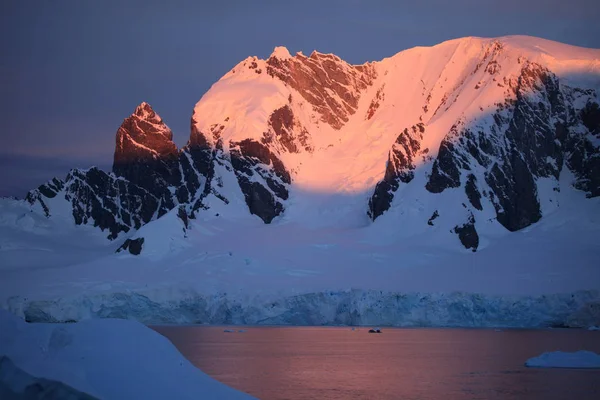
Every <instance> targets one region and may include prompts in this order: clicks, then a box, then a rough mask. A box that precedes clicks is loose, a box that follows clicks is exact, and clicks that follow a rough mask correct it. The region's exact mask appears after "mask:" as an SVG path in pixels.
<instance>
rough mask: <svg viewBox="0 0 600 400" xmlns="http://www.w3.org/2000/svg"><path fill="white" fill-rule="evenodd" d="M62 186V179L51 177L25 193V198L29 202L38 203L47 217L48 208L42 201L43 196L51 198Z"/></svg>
mask: <svg viewBox="0 0 600 400" xmlns="http://www.w3.org/2000/svg"><path fill="white" fill-rule="evenodd" d="M64 187H65V183H64V182H63V181H61V180H60V179H57V178H52V180H50V181H48V182H47V183H44V184H43V185H40V186H39V187H38V188H37V189H35V190H32V191H30V192H29V193H27V196H26V197H25V200H27V201H28V202H29V204H34V203H38V204H40V206H41V207H42V210H44V215H46V217H49V216H50V209H49V208H48V206H47V205H46V203H45V202H44V198H48V199H53V198H54V197H56V195H57V194H58V193H59V192H60V191H61V190H63V188H64Z"/></svg>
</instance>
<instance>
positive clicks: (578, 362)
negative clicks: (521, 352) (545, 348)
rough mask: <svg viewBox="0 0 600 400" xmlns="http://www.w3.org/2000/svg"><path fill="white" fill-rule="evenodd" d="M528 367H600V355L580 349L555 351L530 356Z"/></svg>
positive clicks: (526, 364)
mask: <svg viewBox="0 0 600 400" xmlns="http://www.w3.org/2000/svg"><path fill="white" fill-rule="evenodd" d="M525 366H526V367H538V368H600V355H599V354H596V353H594V352H591V351H585V350H580V351H576V352H574V353H567V352H563V351H554V352H548V353H544V354H542V355H541V356H538V357H533V358H530V359H529V360H527V361H526V362H525Z"/></svg>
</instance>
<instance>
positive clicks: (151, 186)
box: [113, 103, 181, 192]
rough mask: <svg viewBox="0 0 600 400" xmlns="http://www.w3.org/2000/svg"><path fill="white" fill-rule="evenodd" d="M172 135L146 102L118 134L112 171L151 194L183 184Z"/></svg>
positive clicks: (123, 125)
mask: <svg viewBox="0 0 600 400" xmlns="http://www.w3.org/2000/svg"><path fill="white" fill-rule="evenodd" d="M177 160H178V152H177V147H176V146H175V143H173V132H171V130H170V129H169V128H168V127H167V126H166V125H165V123H164V122H163V121H162V119H161V118H160V117H159V116H158V115H157V114H156V113H155V112H154V110H153V109H152V107H150V105H149V104H147V103H142V104H141V105H140V106H138V107H137V108H136V110H135V112H134V113H133V114H132V115H131V116H130V117H129V118H126V119H125V121H123V124H122V125H121V127H120V128H119V130H118V131H117V136H116V147H115V157H114V162H113V172H114V173H115V175H117V176H121V177H123V178H125V179H127V180H129V181H131V182H133V183H135V184H136V185H138V186H141V187H143V188H146V189H148V190H150V191H153V192H154V191H155V189H162V187H166V186H170V185H177V184H178V183H179V182H181V176H180V175H179V168H178V163H177Z"/></svg>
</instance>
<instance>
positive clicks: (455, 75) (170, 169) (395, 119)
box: [27, 36, 600, 251]
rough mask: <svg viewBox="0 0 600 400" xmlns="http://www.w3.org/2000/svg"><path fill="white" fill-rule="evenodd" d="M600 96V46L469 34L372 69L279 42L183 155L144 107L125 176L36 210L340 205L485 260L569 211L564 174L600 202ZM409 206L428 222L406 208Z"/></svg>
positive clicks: (153, 211) (99, 181) (237, 78)
mask: <svg viewBox="0 0 600 400" xmlns="http://www.w3.org/2000/svg"><path fill="white" fill-rule="evenodd" d="M598 88H600V50H595V49H581V48H577V47H574V46H570V45H564V44H560V43H557V42H551V41H547V40H544V39H537V38H531V37H524V36H508V37H502V38H496V39H483V38H475V37H468V38H462V39H454V40H450V41H446V42H443V43H440V44H438V45H436V46H432V47H417V48H413V49H408V50H405V51H402V52H399V53H397V54H395V55H394V56H391V57H388V58H385V59H383V60H381V61H376V62H370V63H365V64H361V65H351V64H348V63H346V62H345V61H343V60H341V59H340V58H339V57H337V56H336V55H333V54H323V53H319V52H317V51H314V52H312V53H311V55H310V56H308V57H307V56H305V55H303V54H302V53H298V54H296V55H295V56H291V55H290V53H289V51H288V50H287V49H285V48H283V47H278V48H276V49H275V50H274V52H273V53H272V54H271V55H270V56H269V58H267V59H266V60H261V59H259V58H257V57H248V58H246V59H245V60H243V61H241V62H240V63H238V64H237V65H236V66H234V68H232V69H231V70H230V71H229V72H228V73H226V74H225V75H224V76H223V77H222V78H221V79H219V81H217V82H216V83H215V84H214V85H213V86H212V87H211V89H210V90H209V91H208V92H207V93H206V94H204V95H203V96H202V98H201V99H200V101H199V102H198V103H197V104H196V106H195V107H194V111H193V114H192V119H191V129H190V139H189V141H188V143H187V144H186V145H185V146H184V147H182V148H181V149H177V148H176V146H175V145H174V143H173V142H172V132H170V129H168V127H167V126H166V125H164V123H163V121H162V119H161V118H160V117H159V116H158V114H156V113H155V112H154V110H153V109H152V108H151V107H150V106H149V105H148V104H147V103H142V104H140V106H138V107H137V108H136V110H135V111H134V113H133V114H132V116H130V117H129V118H127V119H126V120H125V121H124V123H123V125H122V126H121V127H120V128H119V130H118V132H117V137H116V144H117V146H116V150H115V162H114V164H113V171H112V172H113V173H112V174H107V173H103V172H101V171H99V170H94V169H92V170H88V171H87V172H82V171H79V172H74V171H72V172H71V173H70V174H69V175H68V176H67V179H66V180H65V181H64V182H63V181H62V180H53V181H51V182H49V183H48V184H45V185H42V186H40V188H38V189H36V190H34V191H32V192H30V193H29V194H28V196H27V201H28V202H29V203H30V204H31V205H32V207H34V208H36V207H39V208H41V210H42V212H43V213H44V214H45V215H46V216H48V217H50V216H51V214H52V211H51V208H52V207H51V206H50V205H49V204H47V203H49V199H53V198H55V197H63V196H64V198H65V199H66V200H67V201H69V202H70V203H71V204H72V207H73V216H74V220H75V223H76V224H82V223H83V224H85V223H92V224H94V225H95V226H98V227H100V228H101V229H102V230H105V229H108V230H109V231H110V235H109V238H110V239H116V238H117V237H120V236H121V235H122V234H125V235H129V233H128V232H130V231H131V230H132V229H133V230H137V229H139V228H140V227H141V226H142V225H144V224H146V223H148V222H150V221H152V220H154V219H157V218H159V217H161V216H162V215H164V214H166V213H167V212H168V211H169V210H172V209H173V208H175V207H179V208H180V209H181V210H182V213H180V214H181V215H186V216H189V217H190V218H195V217H197V215H204V214H206V213H211V212H213V211H214V212H216V210H218V214H221V215H223V216H227V215H229V214H231V215H234V214H235V215H237V214H239V213H242V214H243V213H244V210H243V208H244V207H246V210H247V211H249V212H250V213H251V214H254V215H256V216H258V217H259V218H261V219H262V220H263V222H265V223H271V222H272V221H273V220H274V219H275V218H278V220H281V221H282V222H285V221H286V219H287V220H289V219H290V218H296V220H298V219H305V220H306V221H307V222H306V223H312V222H314V223H316V224H317V223H321V220H323V218H322V217H323V210H325V211H324V212H325V213H329V214H331V213H332V212H333V213H338V214H339V216H338V217H336V218H337V219H333V220H331V224H332V226H334V225H335V224H337V223H338V221H341V220H352V221H355V222H353V223H352V224H353V226H366V225H368V224H370V223H371V222H369V218H370V219H371V220H375V223H376V224H377V219H378V218H379V217H381V216H382V215H384V214H390V215H389V216H387V217H386V218H397V220H398V223H399V224H402V225H405V226H406V227H403V228H399V229H401V230H402V229H404V230H406V231H407V232H408V231H410V229H411V228H412V227H414V226H415V224H418V225H419V226H421V224H423V225H425V226H426V227H431V229H432V230H434V231H436V232H437V233H436V234H442V233H441V231H442V230H444V231H448V230H450V231H452V232H451V234H452V235H455V237H458V238H459V240H460V242H462V245H463V246H464V247H465V248H467V249H471V250H473V251H475V250H477V249H478V247H479V234H478V232H481V231H484V232H485V231H486V230H489V229H493V230H494V229H497V227H495V225H496V224H499V225H501V226H503V227H504V228H505V229H507V230H509V231H514V230H519V229H523V228H525V227H527V226H529V225H530V224H532V223H535V222H537V221H538V220H539V219H540V218H542V217H543V214H544V213H545V212H551V210H552V209H553V207H554V208H555V207H557V205H556V204H555V203H554V202H555V196H553V194H552V192H553V191H554V190H561V189H564V190H570V188H563V187H561V185H560V184H559V181H560V175H561V173H562V171H563V169H564V167H563V166H564V165H565V166H566V168H567V169H568V170H569V171H570V172H572V173H574V175H575V177H574V186H575V187H576V188H577V189H581V190H584V191H585V192H586V193H587V194H588V196H589V197H595V196H598V195H599V190H600V189H599V188H600V182H598V178H597V177H598V176H600V173H598V171H600V156H599V155H598V154H599V153H598V142H599V141H600V139H599V138H598V134H599V132H600V111H599V107H598V103H599V102H598ZM539 115H542V116H543V117H542V118H539ZM148 121H150V122H151V123H147V122H148ZM133 122H136V123H133ZM139 123H141V124H142V127H140V126H139ZM153 133H154V135H153ZM156 133H159V135H156ZM135 138H139V140H136V139H135ZM148 138H150V139H148ZM152 138H154V139H156V140H154V139H152ZM151 139H152V140H151ZM151 142H152V143H151ZM127 143H129V144H131V146H129V147H128V148H127V150H125V147H126V146H125V145H124V144H127ZM557 143H558V144H557ZM138 145H139V146H138ZM515 177H516V178H515ZM515 179H516V180H515ZM540 182H542V183H540ZM407 186H410V187H411V188H412V189H411V191H412V192H415V193H413V194H409V193H408V192H407V190H406V189H405V188H406V187H407ZM542 186H543V188H542ZM419 188H420V189H419ZM457 188H461V189H462V194H461V195H458V194H457V193H455V189H457ZM547 188H550V189H549V190H550V191H549V192H548V193H547V192H546V189H547ZM542 189H544V193H542ZM417 192H418V193H417ZM59 193H60V196H58V195H59ZM319 193H320V195H318V194H319ZM341 197H343V198H342V199H341ZM400 197H401V199H400ZM340 199H341V200H340ZM398 199H400V200H398ZM340 201H341V202H340ZM398 201H401V203H403V204H404V205H402V204H396V203H398ZM395 202H396V203H395ZM407 203H409V204H411V205H410V206H409V207H408V208H405V209H406V210H407V211H410V213H411V214H415V215H418V218H417V217H416V216H415V215H412V216H406V215H405V214H403V212H402V210H401V208H402V207H406V204H407ZM550 203H554V204H553V205H552V206H548V204H550ZM242 204H243V206H242ZM413 204H421V205H418V206H417V208H416V209H415V208H414V205H413ZM448 204H451V207H450V206H449V205H448ZM240 207H241V208H242V209H241V210H240ZM234 209H235V210H234ZM442 209H444V210H442ZM211 210H213V211H211ZM548 210H550V211H548ZM247 211H246V212H247ZM344 212H346V214H344ZM111 215H112V217H111ZM403 215H404V216H403ZM434 215H437V217H435V218H434ZM440 215H441V216H440ZM438 217H439V218H438ZM482 221H485V222H482ZM490 221H491V222H490ZM438 231H439V232H438Z"/></svg>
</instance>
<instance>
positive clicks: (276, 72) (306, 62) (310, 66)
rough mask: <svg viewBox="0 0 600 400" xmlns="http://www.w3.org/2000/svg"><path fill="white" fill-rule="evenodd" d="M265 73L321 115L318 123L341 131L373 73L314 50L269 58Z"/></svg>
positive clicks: (363, 66) (370, 83)
mask: <svg viewBox="0 0 600 400" xmlns="http://www.w3.org/2000/svg"><path fill="white" fill-rule="evenodd" d="M267 74H269V75H270V76H272V77H275V78H278V79H281V80H282V81H283V82H285V84H286V85H289V86H290V87H291V88H293V89H295V90H296V91H298V93H300V95H301V96H302V97H303V98H304V100H306V101H307V102H308V103H309V104H311V105H312V107H313V109H314V110H315V111H316V112H317V113H319V115H320V116H321V118H320V119H321V121H323V122H325V123H327V124H329V125H330V126H332V127H333V128H334V129H341V128H342V126H344V124H345V123H346V122H348V119H349V116H351V115H353V114H354V113H355V112H356V110H357V108H358V100H359V99H360V96H361V92H363V91H364V90H365V89H367V88H368V87H369V86H371V85H372V84H373V80H374V79H375V78H376V76H377V74H376V71H375V67H374V66H373V65H372V64H364V65H350V64H348V63H346V62H345V61H343V60H342V59H340V58H339V57H337V56H335V55H333V54H321V53H318V52H316V51H314V52H313V53H312V54H311V55H310V57H306V56H305V55H303V54H301V53H298V54H297V55H296V56H294V57H278V56H277V55H276V54H274V55H272V56H271V57H270V58H269V59H268V60H267Z"/></svg>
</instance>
